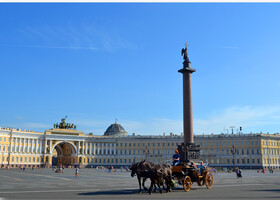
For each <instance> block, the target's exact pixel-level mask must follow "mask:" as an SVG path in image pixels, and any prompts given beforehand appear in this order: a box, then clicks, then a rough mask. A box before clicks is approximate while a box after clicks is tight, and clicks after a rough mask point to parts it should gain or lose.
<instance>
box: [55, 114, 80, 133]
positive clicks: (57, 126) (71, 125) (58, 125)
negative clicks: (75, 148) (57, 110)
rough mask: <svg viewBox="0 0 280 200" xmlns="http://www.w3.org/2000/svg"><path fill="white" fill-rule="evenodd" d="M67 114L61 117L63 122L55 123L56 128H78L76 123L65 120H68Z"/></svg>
mask: <svg viewBox="0 0 280 200" xmlns="http://www.w3.org/2000/svg"><path fill="white" fill-rule="evenodd" d="M66 118H67V116H66V117H65V118H62V119H61V122H60V123H56V124H54V125H53V127H54V128H59V129H74V130H75V129H76V125H74V124H70V123H66V122H65V120H66Z"/></svg>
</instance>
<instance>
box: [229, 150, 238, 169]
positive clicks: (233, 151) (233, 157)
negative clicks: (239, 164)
mask: <svg viewBox="0 0 280 200" xmlns="http://www.w3.org/2000/svg"><path fill="white" fill-rule="evenodd" d="M230 152H231V154H232V164H233V169H235V154H236V152H237V149H236V148H235V147H234V145H232V147H231V150H230Z"/></svg>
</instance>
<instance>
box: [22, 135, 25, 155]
mask: <svg viewBox="0 0 280 200" xmlns="http://www.w3.org/2000/svg"><path fill="white" fill-rule="evenodd" d="M22 146H23V147H22V152H23V153H25V138H23V145H22Z"/></svg>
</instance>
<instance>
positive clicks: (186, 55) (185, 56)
mask: <svg viewBox="0 0 280 200" xmlns="http://www.w3.org/2000/svg"><path fill="white" fill-rule="evenodd" d="M185 45H186V47H185V48H182V51H181V56H183V58H184V60H185V61H188V62H189V61H190V60H189V58H188V46H189V45H188V44H187V43H186V44H185Z"/></svg>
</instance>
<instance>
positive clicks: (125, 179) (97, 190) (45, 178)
mask: <svg viewBox="0 0 280 200" xmlns="http://www.w3.org/2000/svg"><path fill="white" fill-rule="evenodd" d="M74 173H75V169H65V172H64V173H62V174H59V173H55V172H54V171H52V169H34V170H31V169H26V170H25V171H20V170H19V169H10V170H9V171H7V170H4V169H0V186H1V187H0V200H3V199H52V200H54V199H237V198H238V199H275V198H280V172H278V171H276V172H274V173H273V174H270V173H266V174H261V173H257V172H256V171H243V178H242V179H236V176H235V174H234V173H215V174H213V175H214V185H213V187H212V188H211V189H210V190H208V189H207V188H206V187H205V186H201V187H199V186H197V185H196V183H194V185H193V187H192V188H191V190H190V191H189V192H185V191H184V190H183V189H182V186H178V187H177V188H175V189H174V190H173V191H172V192H171V193H163V194H160V193H159V192H156V193H153V194H152V195H149V194H148V193H147V192H143V193H142V194H138V193H137V192H138V182H137V180H136V177H133V178H132V177H131V176H130V173H129V172H126V171H122V172H121V171H120V170H117V172H112V173H109V172H106V171H105V170H104V169H80V171H79V175H80V176H79V177H78V178H75V176H74ZM146 185H147V186H148V185H149V183H147V184H146Z"/></svg>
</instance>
